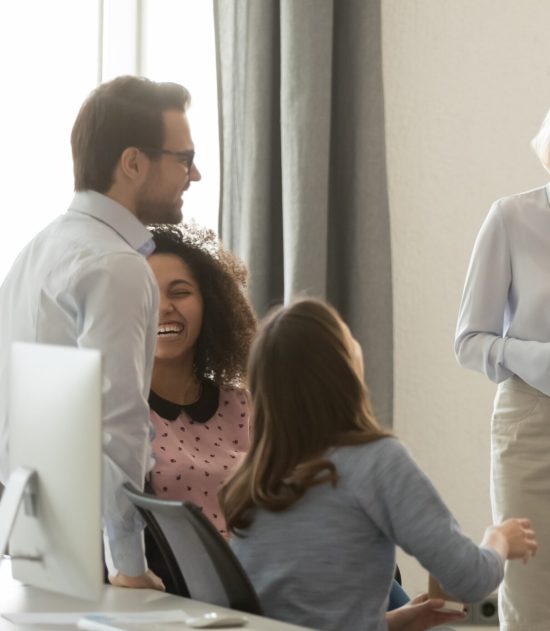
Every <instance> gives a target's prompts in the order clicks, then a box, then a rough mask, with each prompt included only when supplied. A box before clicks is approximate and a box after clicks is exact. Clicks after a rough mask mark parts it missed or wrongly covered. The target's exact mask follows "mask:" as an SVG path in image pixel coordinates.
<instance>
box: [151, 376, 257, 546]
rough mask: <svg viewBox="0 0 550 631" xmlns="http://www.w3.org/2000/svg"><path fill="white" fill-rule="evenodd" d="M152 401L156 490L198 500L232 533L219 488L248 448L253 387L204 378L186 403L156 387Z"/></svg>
mask: <svg viewBox="0 0 550 631" xmlns="http://www.w3.org/2000/svg"><path fill="white" fill-rule="evenodd" d="M149 405H150V407H151V422H152V423H153V427H154V431H155V436H154V438H153V457H154V459H155V464H154V466H153V468H152V470H151V477H150V485H151V487H152V489H153V492H154V493H155V495H157V496H158V497H161V498H165V499H177V500H186V501H191V502H193V503H194V504H197V506H200V507H201V508H202V510H203V512H204V514H205V515H206V516H207V517H208V518H209V519H210V520H211V521H212V523H213V524H214V525H215V526H216V528H217V529H218V530H219V531H220V533H221V534H222V535H224V536H227V531H226V526H225V520H224V519H223V517H222V515H221V511H220V506H219V504H218V498H217V494H218V491H219V489H220V487H221V486H222V484H223V483H224V482H225V481H226V480H227V478H228V477H229V475H231V473H232V472H233V471H234V470H235V469H236V468H237V467H238V465H239V464H240V463H241V461H242V460H243V458H244V455H245V453H246V452H247V450H248V446H249V422H250V402H249V396H248V392H247V391H246V390H241V389H229V388H227V389H226V388H218V387H217V386H216V385H214V384H213V383H212V382H210V381H203V389H202V394H201V398H200V399H199V400H198V401H197V402H196V403H193V404H191V405H185V406H181V405H177V404H175V403H172V402H171V401H167V400H166V399H162V398H161V397H159V396H158V395H156V394H155V393H154V392H151V395H150V397H149Z"/></svg>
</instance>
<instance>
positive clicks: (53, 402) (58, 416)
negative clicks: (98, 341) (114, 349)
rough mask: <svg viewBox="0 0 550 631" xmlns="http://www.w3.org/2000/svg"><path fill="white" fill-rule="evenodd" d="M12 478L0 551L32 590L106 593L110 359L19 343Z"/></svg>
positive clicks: (0, 506) (14, 368) (14, 357)
mask: <svg viewBox="0 0 550 631" xmlns="http://www.w3.org/2000/svg"><path fill="white" fill-rule="evenodd" d="M8 387H9V390H8V392H9V399H8V406H9V412H8V414H9V426H10V438H9V462H10V477H9V479H8V483H7V484H6V488H5V490H4V494H3V496H2V499H1V501H0V554H1V553H3V552H4V551H5V547H6V540H7V539H8V538H9V554H10V556H11V558H12V573H13V577H14V578H15V579H17V580H20V581H22V582H24V583H25V584H27V585H32V586H35V587H40V588H43V589H46V590H50V591H54V592H60V593H63V594H66V595H68V596H76V597H79V598H85V599H89V600H97V599H99V597H100V595H101V592H102V588H103V587H102V586H103V563H102V558H103V557H102V544H101V461H102V456H101V444H102V438H101V436H102V433H101V420H102V419H101V354H100V352H99V351H96V350H91V349H78V348H72V347H66V346H52V345H43V344H29V343H19V342H18V343H14V344H13V345H12V349H11V358H10V371H9V386H8Z"/></svg>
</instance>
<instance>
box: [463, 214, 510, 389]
mask: <svg viewBox="0 0 550 631" xmlns="http://www.w3.org/2000/svg"><path fill="white" fill-rule="evenodd" d="M511 278H512V272H511V262H510V248H509V243H508V238H507V234H506V229H505V226H504V223H503V219H502V213H501V212H499V204H498V202H496V203H495V204H494V205H493V206H492V208H491V210H490V211H489V214H488V216H487V218H486V220H485V222H484V223H483V225H482V227H481V230H480V231H479V234H478V237H477V239H476V242H475V245H474V249H473V252H472V256H471V259H470V265H469V268H468V273H467V275H466V282H465V285H464V292H463V295H462V303H461V305H460V312H459V316H458V324H457V329H456V338H455V353H456V357H457V359H458V361H459V363H460V364H461V365H462V366H464V367H465V368H470V369H472V370H477V371H479V372H482V373H485V374H486V375H487V376H488V377H489V379H491V380H492V381H495V382H496V383H499V382H501V381H504V380H505V379H507V378H508V377H510V376H511V375H512V374H513V373H512V371H511V370H509V369H508V368H507V367H506V366H505V362H504V347H505V338H504V337H503V329H504V316H505V310H506V305H507V302H508V291H509V288H510V283H511Z"/></svg>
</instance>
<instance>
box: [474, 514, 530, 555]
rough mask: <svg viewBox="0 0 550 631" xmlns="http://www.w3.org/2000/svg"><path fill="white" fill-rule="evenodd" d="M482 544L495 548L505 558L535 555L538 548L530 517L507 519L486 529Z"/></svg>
mask: <svg viewBox="0 0 550 631" xmlns="http://www.w3.org/2000/svg"><path fill="white" fill-rule="evenodd" d="M482 545H487V546H489V547H491V548H494V549H495V550H496V551H497V552H499V553H500V555H501V556H502V558H503V559H523V562H524V563H527V561H528V560H529V557H532V556H535V554H536V552H537V548H538V543H537V539H536V536H535V531H534V530H533V529H532V527H531V522H530V521H529V520H528V519H516V518H512V519H507V520H506V521H503V522H502V523H501V524H497V525H495V526H491V527H489V528H487V530H486V531H485V537H484V538H483V542H482Z"/></svg>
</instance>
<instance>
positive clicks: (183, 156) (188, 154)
mask: <svg viewBox="0 0 550 631" xmlns="http://www.w3.org/2000/svg"><path fill="white" fill-rule="evenodd" d="M138 149H139V151H143V153H145V154H147V155H152V156H154V155H161V154H166V155H168V156H174V158H176V160H177V161H178V162H179V163H180V164H182V165H183V166H184V167H185V168H186V169H187V172H188V173H191V169H192V167H193V160H194V159H195V152H194V151H193V150H192V149H190V150H189V151H170V150H169V149H154V148H153V147H138Z"/></svg>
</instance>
